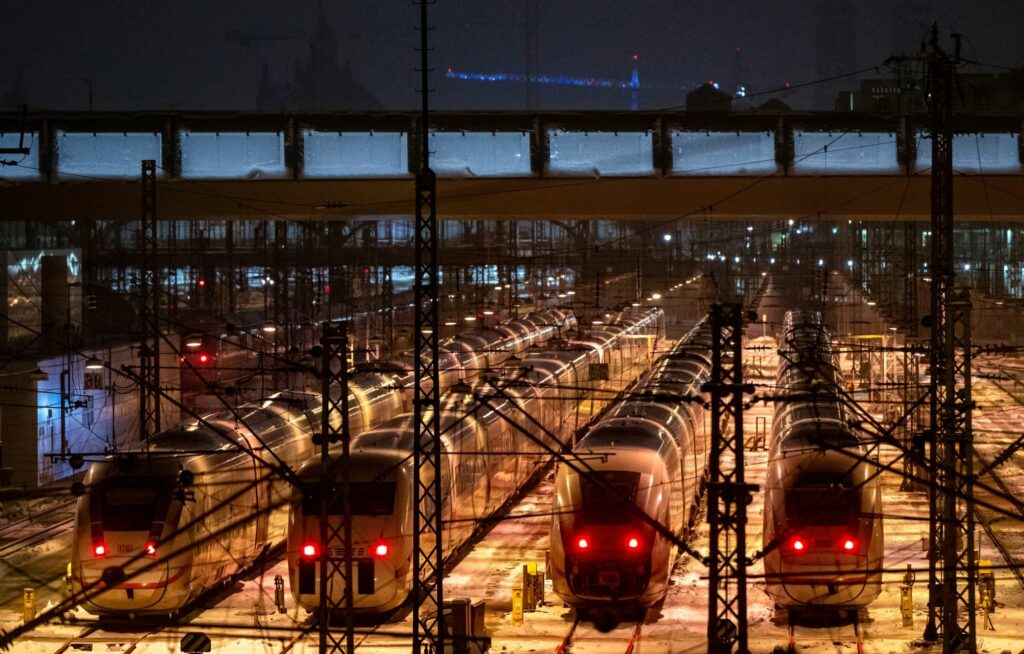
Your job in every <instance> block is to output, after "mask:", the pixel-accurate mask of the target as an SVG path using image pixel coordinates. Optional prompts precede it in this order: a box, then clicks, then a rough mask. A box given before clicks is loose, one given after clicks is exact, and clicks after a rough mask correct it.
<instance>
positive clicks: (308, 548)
mask: <svg viewBox="0 0 1024 654" xmlns="http://www.w3.org/2000/svg"><path fill="white" fill-rule="evenodd" d="M302 556H306V557H309V558H312V557H314V556H316V545H313V544H312V543H307V544H305V545H303V546H302Z"/></svg>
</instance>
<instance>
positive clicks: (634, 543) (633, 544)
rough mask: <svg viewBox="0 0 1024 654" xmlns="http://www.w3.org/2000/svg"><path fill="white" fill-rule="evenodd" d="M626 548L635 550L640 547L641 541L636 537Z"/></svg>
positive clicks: (629, 541) (628, 542)
mask: <svg viewBox="0 0 1024 654" xmlns="http://www.w3.org/2000/svg"><path fill="white" fill-rule="evenodd" d="M626 547H628V548H629V549H631V550H635V549H636V548H638V547H640V540H639V539H638V538H637V537H636V536H633V537H631V538H630V539H629V540H628V541H626Z"/></svg>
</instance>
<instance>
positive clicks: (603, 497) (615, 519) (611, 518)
mask: <svg viewBox="0 0 1024 654" xmlns="http://www.w3.org/2000/svg"><path fill="white" fill-rule="evenodd" d="M592 474H593V475H596V476H597V477H598V478H600V480H601V481H598V480H596V479H592V478H590V477H582V478H581V479H580V494H581V496H582V500H583V519H584V520H585V521H586V522H587V523H590V524H598V525H619V524H626V523H629V522H632V519H633V514H632V512H631V511H630V510H629V509H628V508H626V507H625V506H623V504H624V503H626V502H628V503H630V504H632V503H633V502H634V501H635V499H636V487H637V486H638V485H639V484H640V473H639V472H628V471H625V470H602V471H598V472H595V473H592Z"/></svg>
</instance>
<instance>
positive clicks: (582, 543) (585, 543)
mask: <svg viewBox="0 0 1024 654" xmlns="http://www.w3.org/2000/svg"><path fill="white" fill-rule="evenodd" d="M576 546H577V547H579V548H580V549H581V550H585V549H587V548H588V547H590V541H588V540H587V539H586V538H580V539H579V540H577V541H576Z"/></svg>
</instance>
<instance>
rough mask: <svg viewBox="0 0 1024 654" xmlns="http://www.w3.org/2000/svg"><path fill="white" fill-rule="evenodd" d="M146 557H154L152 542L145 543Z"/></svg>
mask: <svg viewBox="0 0 1024 654" xmlns="http://www.w3.org/2000/svg"><path fill="white" fill-rule="evenodd" d="M146 555H147V556H156V543H154V542H153V541H149V542H148V543H146Z"/></svg>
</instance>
